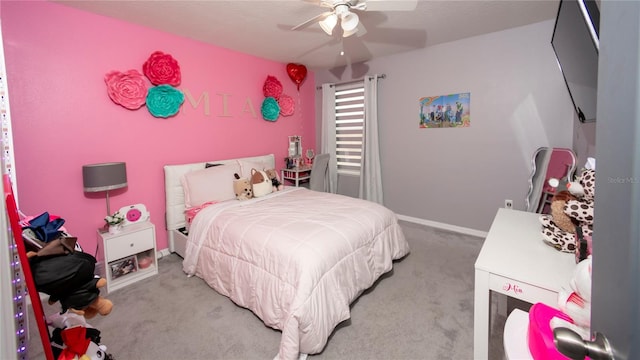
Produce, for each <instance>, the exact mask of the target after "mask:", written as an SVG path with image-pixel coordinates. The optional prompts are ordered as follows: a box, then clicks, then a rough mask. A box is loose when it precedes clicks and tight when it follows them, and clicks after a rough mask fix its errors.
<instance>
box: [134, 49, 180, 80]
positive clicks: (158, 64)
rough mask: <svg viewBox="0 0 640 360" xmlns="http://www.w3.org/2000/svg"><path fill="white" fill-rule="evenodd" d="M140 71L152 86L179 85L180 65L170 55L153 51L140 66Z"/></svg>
mask: <svg viewBox="0 0 640 360" xmlns="http://www.w3.org/2000/svg"><path fill="white" fill-rule="evenodd" d="M142 71H143V72H144V74H145V76H146V77H147V78H148V79H149V81H151V83H152V84H153V85H165V84H166V85H171V86H178V85H180V81H181V75H180V65H178V62H177V61H176V59H174V58H173V57H172V56H171V55H169V54H165V53H163V52H162V51H155V52H154V53H152V54H151V56H149V59H147V61H145V63H144V65H143V66H142Z"/></svg>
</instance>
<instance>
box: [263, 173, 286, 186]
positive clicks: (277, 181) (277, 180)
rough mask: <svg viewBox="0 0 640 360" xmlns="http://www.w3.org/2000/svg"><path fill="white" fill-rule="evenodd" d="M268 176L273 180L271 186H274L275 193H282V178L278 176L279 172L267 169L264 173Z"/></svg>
mask: <svg viewBox="0 0 640 360" xmlns="http://www.w3.org/2000/svg"><path fill="white" fill-rule="evenodd" d="M264 172H265V173H266V174H267V177H268V178H269V179H271V184H272V185H273V191H280V190H282V188H283V185H282V181H280V176H278V172H277V171H276V169H266V170H265V171H264Z"/></svg>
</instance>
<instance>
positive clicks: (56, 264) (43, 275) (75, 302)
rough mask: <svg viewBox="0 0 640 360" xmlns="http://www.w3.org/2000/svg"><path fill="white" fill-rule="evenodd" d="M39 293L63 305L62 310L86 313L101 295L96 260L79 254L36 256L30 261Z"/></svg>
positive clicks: (90, 256) (81, 253) (88, 255)
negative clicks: (76, 310)
mask: <svg viewBox="0 0 640 360" xmlns="http://www.w3.org/2000/svg"><path fill="white" fill-rule="evenodd" d="M29 264H30V265H31V272H32V275H33V281H34V282H35V284H36V289H37V290H38V291H39V292H43V293H45V294H48V295H49V296H50V299H49V300H50V301H51V302H55V301H60V304H61V305H62V310H63V311H66V310H67V309H69V308H73V309H78V310H82V309H85V308H86V307H87V306H89V304H91V303H92V302H93V301H94V300H95V299H97V298H98V296H99V295H100V289H98V288H97V287H96V286H97V283H98V280H99V278H98V277H96V276H95V275H94V271H95V266H96V258H94V257H93V256H92V255H90V254H87V253H84V252H80V251H76V252H73V253H70V254H67V255H58V256H44V257H40V256H35V257H32V258H30V259H29Z"/></svg>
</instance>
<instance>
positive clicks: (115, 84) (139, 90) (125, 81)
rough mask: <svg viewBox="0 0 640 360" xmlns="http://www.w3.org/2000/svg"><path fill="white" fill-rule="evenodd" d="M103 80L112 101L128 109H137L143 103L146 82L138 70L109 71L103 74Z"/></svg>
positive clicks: (145, 95)
mask: <svg viewBox="0 0 640 360" xmlns="http://www.w3.org/2000/svg"><path fill="white" fill-rule="evenodd" d="M104 82H105V83H106V84H107V92H108V93H109V97H110V98H111V100H113V102H114V103H116V104H118V105H122V106H123V107H125V108H127V109H129V110H137V109H139V108H140V107H141V106H142V105H144V104H145V102H146V98H147V83H146V81H145V79H144V76H142V74H141V73H140V72H139V71H138V70H129V71H126V72H120V71H115V70H114V71H111V72H109V73H107V74H106V75H105V76H104Z"/></svg>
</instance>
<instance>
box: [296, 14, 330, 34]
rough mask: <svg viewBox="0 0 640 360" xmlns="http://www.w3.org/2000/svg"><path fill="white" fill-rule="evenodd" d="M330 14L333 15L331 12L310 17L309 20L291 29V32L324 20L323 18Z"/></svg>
mask: <svg viewBox="0 0 640 360" xmlns="http://www.w3.org/2000/svg"><path fill="white" fill-rule="evenodd" d="M331 14H333V11H326V12H323V13H322V14H319V15H316V16H314V17H312V18H311V19H309V20H307V21H305V22H303V23H301V24H298V25H296V26H294V27H292V28H291V30H298V29H300V28H303V27H305V26H308V25H310V24H312V23H313V22H316V21H321V20H322V19H324V18H325V17H327V16H329V15H331Z"/></svg>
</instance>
